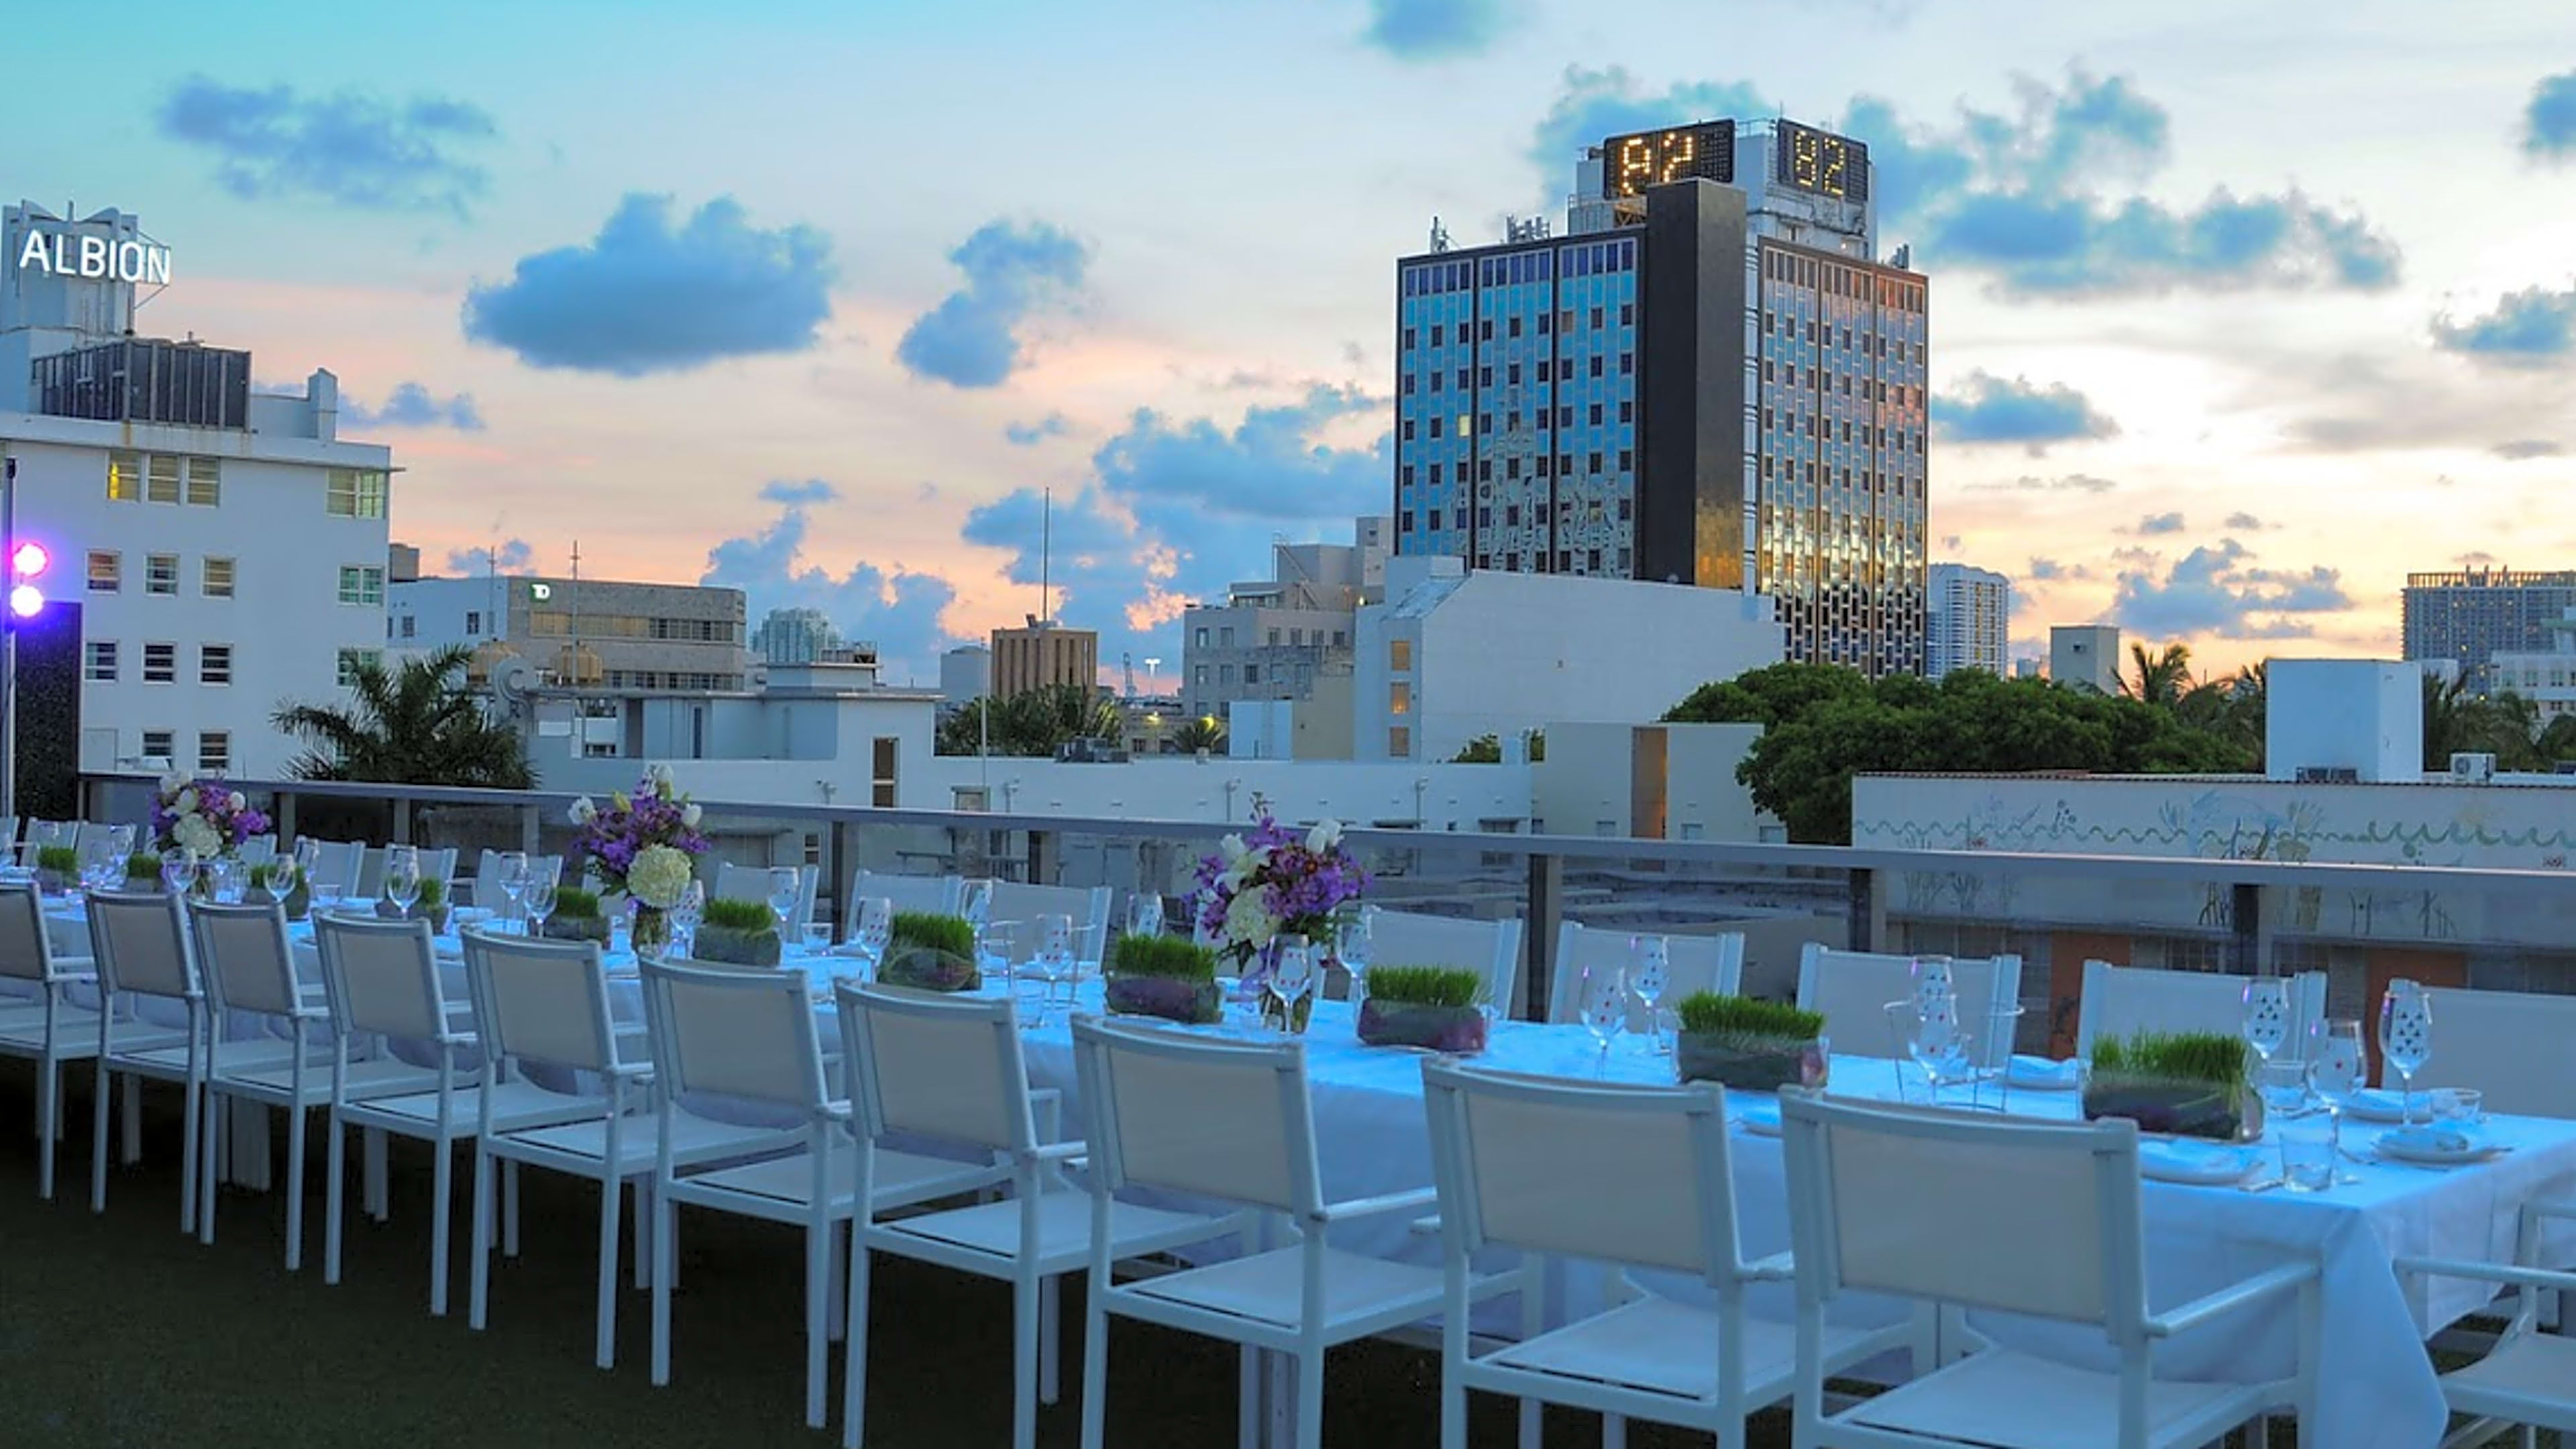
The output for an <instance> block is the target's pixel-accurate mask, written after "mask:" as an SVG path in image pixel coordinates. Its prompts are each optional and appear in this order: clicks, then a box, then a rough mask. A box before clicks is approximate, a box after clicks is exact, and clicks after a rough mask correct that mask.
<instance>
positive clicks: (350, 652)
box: [340, 649, 385, 689]
mask: <svg viewBox="0 0 2576 1449" xmlns="http://www.w3.org/2000/svg"><path fill="white" fill-rule="evenodd" d="M384 658H385V651H383V650H381V649H343V650H341V651H340V687H341V688H342V689H349V688H352V687H354V686H355V685H356V684H357V682H358V669H359V666H361V665H367V664H382V663H383V662H384Z"/></svg>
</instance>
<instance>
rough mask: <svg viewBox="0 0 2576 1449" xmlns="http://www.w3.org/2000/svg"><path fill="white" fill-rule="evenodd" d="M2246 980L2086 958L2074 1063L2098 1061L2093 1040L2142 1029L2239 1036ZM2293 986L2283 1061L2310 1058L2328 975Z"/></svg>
mask: <svg viewBox="0 0 2576 1449" xmlns="http://www.w3.org/2000/svg"><path fill="white" fill-rule="evenodd" d="M2247 979H2248V978H2246V977H2243V976H2231V975H2225V974H2222V973H2219V972H2215V971H2159V970H2155V969H2153V968H2151V967H2134V966H2114V965H2112V964H2111V963H2110V962H2108V961H2087V962H2085V963H2084V996H2083V999H2082V1001H2081V1002H2080V1003H2079V1004H2078V1005H2077V1007H2076V1016H2075V1057H2076V1060H2078V1061H2090V1060H2092V1057H2093V1043H2094V1042H2095V1041H2096V1040H2098V1039H2100V1038H2102V1037H2106V1036H2107V1037H2111V1038H2114V1039H2124V1038H2127V1037H2130V1036H2133V1035H2135V1034H2137V1033H2138V1032H2141V1031H2156V1032H2183V1031H2189V1032H2216V1033H2217V1034H2219V1035H2220V1036H2230V1037H2232V1036H2236V1035H2238V1034H2239V1033H2241V1032H2242V1031H2243V1030H2244V1029H2245V983H2246V981H2247ZM2289 983H2290V1021H2289V1035H2288V1036H2287V1037H2286V1038H2285V1039H2284V1040H2283V1042H2282V1044H2281V1050H2280V1052H2279V1053H2278V1055H2279V1056H2280V1058H2281V1059H2282V1060H2284V1061H2291V1060H2297V1059H2299V1058H2302V1057H2304V1056H2306V1054H2307V1041H2308V1028H2309V1027H2310V1026H2311V1025H2313V1024H2314V1023H2316V1022H2318V1021H2321V1020H2323V1019H2324V1017H2325V1014H2326V973H2324V972H2322V971H2307V972H2302V973H2301V974H2299V975H2296V976H2293V977H2290V978H2289Z"/></svg>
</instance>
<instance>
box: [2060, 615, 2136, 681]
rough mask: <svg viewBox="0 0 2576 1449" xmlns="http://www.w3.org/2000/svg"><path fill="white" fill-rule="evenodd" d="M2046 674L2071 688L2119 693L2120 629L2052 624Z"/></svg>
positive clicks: (2103, 626) (2108, 626) (2102, 626)
mask: <svg viewBox="0 0 2576 1449" xmlns="http://www.w3.org/2000/svg"><path fill="white" fill-rule="evenodd" d="M2048 677H2049V678H2051V679H2054V680H2056V681H2057V682H2058V683H2060V684H2063V685H2065V686H2067V687H2068V688H2070V689H2089V690H2092V691H2093V692H2094V693H2095V694H2118V693H2119V692H2120V631H2119V629H2118V628H2117V627H2116V626H2114V625H2110V624H2054V625H2051V626H2050V627H2049V630H2048Z"/></svg>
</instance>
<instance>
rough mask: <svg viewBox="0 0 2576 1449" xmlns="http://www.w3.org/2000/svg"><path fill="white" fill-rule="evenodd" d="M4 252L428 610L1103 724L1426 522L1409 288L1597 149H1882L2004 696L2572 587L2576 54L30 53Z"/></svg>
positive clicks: (2177, 17)
mask: <svg viewBox="0 0 2576 1449" xmlns="http://www.w3.org/2000/svg"><path fill="white" fill-rule="evenodd" d="M10 30H11V38H12V40H13V42H14V45H13V49H14V50H15V51H16V52H17V53H18V54H20V55H21V56H27V57H41V63H22V64H20V65H17V66H15V67H13V73H12V79H11V84H10V85H9V87H8V88H7V89H6V90H5V91H0V123H5V134H6V135H7V136H8V138H9V140H8V145H7V148H6V155H7V158H8V163H7V166H6V168H5V174H0V187H5V188H7V191H8V195H9V196H10V197H11V198H13V199H14V198H17V197H22V196H23V197H26V198H29V199H32V200H35V201H37V202H39V203H40V204H44V205H48V206H52V207H55V208H60V207H62V206H63V205H64V204H66V203H70V204H72V205H74V206H76V207H78V208H79V209H81V210H83V211H84V212H85V211H88V210H94V209H96V208H99V207H104V206H117V207H122V208H125V209H127V210H131V211H134V212H137V213H139V214H140V215H141V216H142V218H143V222H144V226H145V228H146V229H147V230H148V231H149V232H150V233H152V234H153V235H154V236H155V237H156V238H158V239H159V240H161V241H163V242H165V243H167V244H168V245H169V246H170V247H171V248H172V250H173V254H174V259H175V269H176V276H177V280H176V284H175V285H173V286H172V287H171V288H170V289H169V290H168V291H167V292H165V293H163V294H162V295H161V296H160V297H159V298H158V299H157V300H155V301H154V302H152V304H151V305H150V306H149V307H148V308H146V309H145V311H144V312H143V314H142V321H141V322H140V323H139V324H138V325H140V326H141V327H143V328H144V329H145V330H147V331H150V332H154V333H158V334H163V335H170V336H184V335H189V334H195V335H197V336H200V337H203V338H205V339H207V340H210V341H214V342H218V343H221V344H223V345H227V346H238V347H248V348H250V349H251V350H252V351H253V353H254V362H255V367H256V373H257V376H258V378H259V379H260V381H261V382H262V383H265V384H278V385H291V384H294V383H297V382H299V381H300V380H301V379H302V378H303V376H304V375H305V374H306V373H308V372H309V371H311V370H312V369H313V368H316V367H327V368H330V369H331V370H332V371H334V372H335V373H337V374H338V375H339V378H340V381H341V386H342V390H343V393H344V395H345V396H347V397H349V398H353V399H355V400H357V402H358V403H359V404H360V405H361V406H360V409H359V416H358V418H356V419H348V420H344V424H343V432H344V435H348V436H355V437H365V438H369V439H374V440H381V441H385V442H388V443H390V444H391V445H392V446H393V448H394V450H395V457H396V461H397V462H398V463H399V464H400V465H401V466H402V467H403V468H404V469H405V470H406V471H405V472H404V473H403V475H402V477H401V479H400V481H399V482H398V484H397V488H396V501H395V510H394V536H395V537H396V538H398V539H403V540H407V541H410V542H414V543H417V544H419V545H420V546H421V547H422V549H423V552H424V554H425V556H426V561H427V563H428V564H429V565H430V567H431V568H432V569H433V570H436V569H438V568H439V567H440V566H441V565H442V564H444V565H446V566H447V567H449V568H460V567H461V568H472V569H477V570H479V569H480V568H481V567H482V566H483V563H482V553H481V551H482V550H485V549H498V550H499V552H500V562H501V566H502V567H503V568H504V569H505V570H506V569H510V568H513V567H523V568H533V569H539V570H545V571H550V572H560V571H562V570H564V569H566V568H567V567H568V566H569V561H570V554H571V551H572V549H573V546H574V544H575V542H576V541H578V543H579V545H580V549H581V557H582V569H583V572H584V573H585V574H597V575H600V576H604V577H619V578H634V579H668V580H699V579H701V578H703V579H705V580H706V581H708V582H713V583H723V584H730V585H738V586H741V587H743V588H746V589H747V590H749V592H750V595H751V605H752V611H753V617H754V619H755V620H756V619H757V618H758V617H759V616H760V614H761V613H762V612H763V611H765V610H766V609H767V608H769V607H771V606H774V605H781V604H811V605H814V606H817V607H821V608H823V609H825V610H826V611H827V612H828V613H830V614H831V615H832V616H833V618H834V619H835V621H836V622H838V623H839V624H840V625H841V627H842V628H843V629H844V630H845V632H847V633H849V634H851V635H853V636H855V637H859V638H872V639H875V640H877V641H878V642H879V644H880V646H881V647H882V649H883V650H884V652H885V654H886V656H887V659H888V662H889V664H890V665H891V666H892V669H891V673H892V675H893V677H895V678H896V679H898V680H900V679H902V678H903V677H905V676H906V675H910V676H912V677H915V678H924V679H926V678H929V677H931V676H932V675H934V674H935V657H936V655H937V653H938V651H939V649H940V648H941V647H943V646H944V644H945V643H947V642H950V641H952V640H957V639H964V638H973V637H979V636H980V635H982V633H983V632H984V631H985V630H987V629H988V628H990V627H992V626H993V625H996V624H1000V623H1006V622H1014V621H1016V620H1017V618H1018V617H1019V616H1020V615H1021V614H1023V613H1026V612H1031V611H1034V610H1035V609H1036V608H1037V607H1038V601H1037V591H1036V588H1035V579H1036V576H1037V549H1038V513H1039V503H1038V500H1039V496H1040V491H1041V490H1042V489H1047V488H1052V489H1053V491H1054V496H1055V540H1056V548H1055V568H1054V575H1055V579H1056V581H1057V582H1058V584H1059V585H1060V586H1061V588H1062V595H1061V598H1060V601H1059V613H1060V615H1061V616H1062V617H1064V618H1065V619H1066V620H1067V621H1068V622H1071V623H1076V624H1083V625H1089V626H1094V627H1098V628H1100V629H1101V630H1102V632H1103V638H1102V645H1101V654H1102V659H1103V662H1104V663H1105V664H1108V665H1110V666H1111V667H1112V669H1113V671H1114V668H1115V665H1116V661H1117V660H1118V659H1119V658H1120V656H1121V655H1122V654H1123V653H1132V654H1133V655H1134V656H1135V657H1136V658H1137V660H1138V661H1139V665H1138V667H1139V669H1140V671H1141V670H1142V667H1143V666H1142V660H1143V659H1144V658H1146V657H1148V656H1152V657H1157V658H1159V659H1161V660H1162V665H1161V673H1162V676H1163V677H1164V678H1165V679H1169V678H1170V677H1171V675H1172V674H1173V672H1174V671H1175V670H1177V668H1178V666H1179V659H1180V652H1181V651H1180V641H1179V637H1178V633H1177V630H1176V628H1175V627H1174V622H1173V621H1174V619H1175V616H1176V615H1177V612H1178V609H1179V608H1180V605H1181V603H1182V602H1183V601H1185V600H1189V599H1193V598H1206V597H1211V596H1214V595H1217V594H1221V593H1222V591H1223V589H1224V586H1225V584H1226V583H1227V582H1228V581H1229V580H1232V579H1238V578H1250V577H1258V576H1260V575H1261V573H1262V572H1263V571H1264V570H1265V568H1266V564H1267V545H1268V543H1269V540H1270V539H1271V538H1272V536H1273V535H1285V536H1287V537H1289V538H1291V539H1295V540H1304V539H1311V538H1317V537H1321V538H1325V539H1340V540H1345V541H1346V540H1347V539H1348V536H1349V517H1350V515H1352V514H1355V513H1360V512H1381V511H1385V510H1387V508H1388V507H1389V504H1390V499H1389V496H1388V495H1389V492H1390V488H1389V467H1388V463H1387V454H1386V443H1385V434H1386V431H1387V427H1388V419H1389V403H1388V394H1389V392H1390V391H1391V385H1390V378H1391V374H1392V358H1391V356H1390V351H1389V338H1390V333H1391V329H1392V321H1391V307H1392V299H1391V297H1390V292H1391V289H1392V280H1393V275H1394V272H1393V266H1392V262H1393V260H1394V258H1395V257H1397V256H1399V255H1401V254H1405V253H1409V252H1414V251H1419V250H1421V249H1422V248H1423V246H1424V243H1425V238H1426V235H1427V233H1428V229H1429V225H1430V222H1431V218H1432V217H1433V216H1434V215H1438V216H1439V217H1441V218H1442V219H1443V220H1444V221H1445V222H1446V224H1447V226H1448V228H1449V230H1450V232H1451V234H1452V235H1453V236H1454V237H1455V238H1456V239H1457V240H1458V241H1459V242H1460V243H1461V244H1474V243H1479V242H1483V241H1486V240H1491V239H1497V238H1498V237H1499V235H1500V231H1501V226H1502V218H1503V217H1504V215H1505V214H1506V213H1515V214H1522V215H1527V214H1531V213H1535V212H1545V213H1546V214H1549V215H1551V216H1555V217H1558V218H1560V221H1561V214H1562V209H1563V201H1564V193H1565V192H1566V191H1567V189H1568V188H1569V186H1570V183H1571V179H1572V167H1573V164H1574V161H1575V157H1576V152H1577V148H1579V146H1580V145H1582V144H1583V143H1585V142H1587V141H1597V140H1599V139H1600V138H1601V137H1602V136H1603V135H1606V134H1609V133H1611V132H1615V131H1620V130H1628V129H1636V128H1638V127H1639V126H1643V125H1653V124H1662V123H1666V122H1681V121H1689V120H1696V119H1700V118H1703V117H1707V116H1717V115H1733V116H1737V117H1740V118H1745V119H1751V118H1754V117H1757V116H1763V115H1774V114H1783V113H1785V114H1788V115H1791V116H1794V117H1796V118H1798V119H1801V120H1805V121H1808V122H1811V123H1816V124H1822V125H1827V126H1833V127H1837V128H1840V129H1843V130H1846V131H1848V132H1850V133H1851V134H1854V135H1857V136H1859V137H1860V138H1861V139H1864V140H1866V141H1868V142H1869V143H1870V144H1871V147H1872V151H1873V154H1874V156H1875V158H1876V159H1877V161H1878V163H1879V167H1880V181H1879V194H1880V197H1881V212H1880V222H1881V232H1882V237H1883V240H1884V242H1885V243H1886V244H1887V245H1889V246H1891V247H1892V246H1893V245H1894V244H1896V243H1902V242H1911V243H1912V244H1913V247H1914V252H1913V257H1914V262H1915V265H1916V266H1917V267H1918V268H1919V269H1921V270H1923V271H1924V272H1926V273H1927V274H1928V275H1929V276H1930V278H1931V279H1932V315H1933V333H1932V336H1933V342H1932V361H1933V378H1934V388H1933V391H1934V395H1935V405H1934V416H1935V423H1936V430H1937V431H1936V440H1935V443H1934V445H1933V451H1932V459H1931V492H1932V497H1931V508H1932V524H1931V533H1932V537H1933V548H1932V552H1933V557H1934V558H1936V559H1958V560H1963V561H1966V562H1969V563H1974V564H1979V565H1982V566H1985V567H1989V568H1993V569H1997V570H1999V571H2001V572H2003V573H2006V574H2008V575H2010V576H2011V577H2012V578H2013V580H2014V582H2015V584H2016V587H2017V591H2018V594H2017V599H2016V608H2017V614H2016V619H2015V624H2014V633H2015V636H2016V643H2017V645H2020V646H2022V647H2023V648H2024V649H2028V648H2030V647H2032V643H2031V641H2036V640H2041V639H2044V637H2045V635H2046V629H2047V625H2048V624H2050V623H2074V622H2087V621H2092V620H2097V619H2107V620H2109V621H2111V622H2116V623H2118V624H2120V625H2121V626H2122V627H2123V628H2124V629H2126V630H2127V631H2128V632H2129V633H2130V634H2131V635H2132V636H2135V637H2144V638H2147V639H2151V640H2155V641H2162V640H2166V639H2182V640H2185V641H2187V642H2189V643H2190V644H2191V645H2192V647H2193V649H2194V652H2195V654H2196V655H2197V656H2199V657H2200V658H2201V660H2202V661H2203V662H2204V663H2206V664H2208V665H2210V666H2212V667H2214V668H2224V667H2232V666H2233V665H2235V664H2237V663H2240V662H2243V661H2245V660H2249V659H2256V658H2261V657H2263V656H2264V655H2265V654H2268V653H2283V654H2324V653H2336V654H2356V653H2378V654H2384V655H2387V656H2390V657H2394V654H2395V651H2396V647H2397V646H2396V630H2397V592H2398V589H2399V587H2400V586H2401V585H2402V583H2403V580H2404V575H2405V573H2406V572H2407V571H2408V570H2409V569H2428V568H2444V567H2451V566H2454V565H2455V564H2456V563H2457V562H2458V561H2460V560H2463V559H2466V560H2469V561H2471V562H2479V561H2488V560H2493V561H2501V562H2505V563H2510V564H2512V565H2514V566H2516V567H2523V568H2545V567H2576V517H2571V515H2570V513H2569V510H2568V509H2567V507H2566V504H2565V500H2566V499H2567V497H2568V496H2569V484H2570V483H2571V481H2576V25H2571V24H2570V22H2569V20H2568V18H2567V12H2566V8H2565V6H2564V4H2563V3H2559V0H2550V3H2527V4H2506V3H2491V4H2478V5H2461V6H2443V7H2431V6H2425V5H2422V4H2420V3H2408V4H2395V3H2379V0H2363V3H2355V4H2350V5H2345V6H2342V7H2337V8H2336V9H2335V11H2334V13H2332V14H2331V16H2330V17H2329V16H2327V15H2326V14H2325V13H2324V9H2323V7H2315V6H2296V7H2292V6H2256V5H2247V4H2244V3H2242V0H2237V3H2216V0H2173V3H2159V4H2154V5H2147V4H2133V3H2099V4H2080V5H2071V4H2066V3H2063V0H2055V3H2046V4H2039V3H2021V0H1976V3H1969V0H1921V3H1911V0H1805V3H1797V0H1690V3H1666V0H1631V3H1629V4H1625V5H1618V6H1603V5H1586V4H1574V3H1557V0H1545V3H1542V0H1197V3H1190V0H1097V3H1093V4H1089V5H1082V6H1071V5H1063V4H1040V3H1030V0H952V3H946V4H935V5H934V4H920V3H903V0H866V3H857V4H852V3H846V0H845V3H823V0H755V3H749V4H743V5H736V6H727V7H717V6H710V5H684V4H670V3H658V0H616V3H611V0H545V3H542V4H528V3H517V4H497V3H485V0H451V3H449V4H446V5H442V6H401V7H390V6H388V7H374V6H370V7H343V8H341V9H338V10H333V11H328V12H312V11H307V10H303V9H300V8H295V7H270V6H259V7H246V6H208V5H178V4H158V3H149V0H129V3H125V4H120V5H117V6H114V7H111V8H110V9H108V10H105V11H99V10H94V9H84V8H82V7H77V6H66V5H51V6H38V7H27V8H26V11H25V13H23V14H19V15H16V16H14V17H13V19H12V23H11V27H10Z"/></svg>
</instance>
